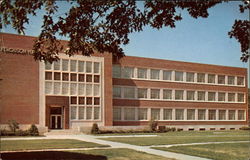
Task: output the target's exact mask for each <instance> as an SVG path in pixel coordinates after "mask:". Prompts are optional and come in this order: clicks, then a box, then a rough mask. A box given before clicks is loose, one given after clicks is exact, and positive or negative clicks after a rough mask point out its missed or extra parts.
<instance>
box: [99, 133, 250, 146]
mask: <svg viewBox="0 0 250 160" xmlns="http://www.w3.org/2000/svg"><path fill="white" fill-rule="evenodd" d="M101 139H104V140H109V141H115V142H122V143H128V144H133V145H140V146H150V145H167V144H183V143H201V142H224V141H250V135H249V131H224V132H222V131H213V132H212V131H200V132H192V131H188V132H167V133H163V134H159V136H157V137H112V138H101Z"/></svg>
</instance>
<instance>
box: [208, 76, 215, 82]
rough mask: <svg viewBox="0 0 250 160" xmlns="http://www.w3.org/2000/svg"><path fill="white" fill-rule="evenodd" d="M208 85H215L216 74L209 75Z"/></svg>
mask: <svg viewBox="0 0 250 160" xmlns="http://www.w3.org/2000/svg"><path fill="white" fill-rule="evenodd" d="M208 83H215V74H208Z"/></svg>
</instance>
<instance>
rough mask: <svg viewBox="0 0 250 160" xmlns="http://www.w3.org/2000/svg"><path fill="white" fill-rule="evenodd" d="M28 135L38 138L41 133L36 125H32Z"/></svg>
mask: <svg viewBox="0 0 250 160" xmlns="http://www.w3.org/2000/svg"><path fill="white" fill-rule="evenodd" d="M28 133H29V135H31V136H38V135H39V132H38V128H37V127H36V125H34V124H32V125H31V126H30V128H29V129H28Z"/></svg>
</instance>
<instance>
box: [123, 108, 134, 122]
mask: <svg viewBox="0 0 250 160" xmlns="http://www.w3.org/2000/svg"><path fill="white" fill-rule="evenodd" d="M124 120H135V108H124Z"/></svg>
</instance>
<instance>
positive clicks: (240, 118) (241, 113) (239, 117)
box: [238, 110, 245, 120]
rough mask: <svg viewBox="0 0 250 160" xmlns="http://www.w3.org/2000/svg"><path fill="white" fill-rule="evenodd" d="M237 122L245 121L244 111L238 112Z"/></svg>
mask: <svg viewBox="0 0 250 160" xmlns="http://www.w3.org/2000/svg"><path fill="white" fill-rule="evenodd" d="M238 120H245V111H244V110H238Z"/></svg>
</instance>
